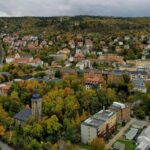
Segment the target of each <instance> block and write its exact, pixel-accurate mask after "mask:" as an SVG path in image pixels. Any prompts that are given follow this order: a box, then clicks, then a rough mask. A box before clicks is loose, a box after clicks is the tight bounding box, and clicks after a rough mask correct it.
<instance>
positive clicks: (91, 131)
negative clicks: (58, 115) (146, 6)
mask: <svg viewBox="0 0 150 150" xmlns="http://www.w3.org/2000/svg"><path fill="white" fill-rule="evenodd" d="M116 123H117V115H116V113H115V112H112V111H110V110H105V109H104V110H101V111H99V112H98V113H96V114H94V115H93V116H92V117H90V118H88V119H87V120H85V121H84V122H82V124H81V141H82V143H84V144H89V143H91V142H92V141H93V139H95V138H97V137H102V138H106V139H107V138H108V137H109V136H110V135H111V134H112V132H114V131H115V129H116Z"/></svg>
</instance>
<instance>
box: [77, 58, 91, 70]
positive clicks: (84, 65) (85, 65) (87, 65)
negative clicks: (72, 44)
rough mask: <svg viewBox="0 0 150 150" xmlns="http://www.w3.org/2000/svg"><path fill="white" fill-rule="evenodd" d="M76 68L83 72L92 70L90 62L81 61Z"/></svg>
mask: <svg viewBox="0 0 150 150" xmlns="http://www.w3.org/2000/svg"><path fill="white" fill-rule="evenodd" d="M76 67H77V68H79V69H81V70H84V69H86V68H90V69H91V68H92V66H91V62H90V60H82V61H81V62H78V63H77V64H76Z"/></svg>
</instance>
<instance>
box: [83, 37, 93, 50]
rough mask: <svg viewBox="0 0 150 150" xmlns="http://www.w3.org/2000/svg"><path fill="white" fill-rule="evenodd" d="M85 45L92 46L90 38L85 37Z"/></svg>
mask: <svg viewBox="0 0 150 150" xmlns="http://www.w3.org/2000/svg"><path fill="white" fill-rule="evenodd" d="M85 46H86V47H87V48H88V49H90V48H92V47H93V42H92V40H91V39H85Z"/></svg>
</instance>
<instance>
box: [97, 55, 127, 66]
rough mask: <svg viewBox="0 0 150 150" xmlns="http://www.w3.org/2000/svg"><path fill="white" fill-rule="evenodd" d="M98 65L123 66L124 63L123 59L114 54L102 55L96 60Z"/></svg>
mask: <svg viewBox="0 0 150 150" xmlns="http://www.w3.org/2000/svg"><path fill="white" fill-rule="evenodd" d="M98 61H99V63H113V62H116V63H117V64H120V65H125V61H124V60H123V57H121V56H118V55H115V54H103V55H100V56H99V58H98Z"/></svg>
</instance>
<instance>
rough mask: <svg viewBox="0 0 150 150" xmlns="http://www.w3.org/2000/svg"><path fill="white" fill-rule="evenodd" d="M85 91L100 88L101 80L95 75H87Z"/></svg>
mask: <svg viewBox="0 0 150 150" xmlns="http://www.w3.org/2000/svg"><path fill="white" fill-rule="evenodd" d="M85 87H86V89H89V88H94V87H99V88H101V79H100V78H99V77H98V76H96V75H89V76H87V77H86V78H85Z"/></svg>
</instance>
